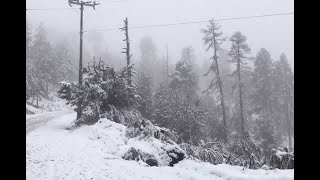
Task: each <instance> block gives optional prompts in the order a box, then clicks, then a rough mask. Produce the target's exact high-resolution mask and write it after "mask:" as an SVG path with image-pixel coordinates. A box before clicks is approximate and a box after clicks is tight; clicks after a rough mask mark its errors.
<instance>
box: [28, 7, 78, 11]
mask: <svg viewBox="0 0 320 180" xmlns="http://www.w3.org/2000/svg"><path fill="white" fill-rule="evenodd" d="M74 9H79V8H44V9H26V11H50V10H74Z"/></svg>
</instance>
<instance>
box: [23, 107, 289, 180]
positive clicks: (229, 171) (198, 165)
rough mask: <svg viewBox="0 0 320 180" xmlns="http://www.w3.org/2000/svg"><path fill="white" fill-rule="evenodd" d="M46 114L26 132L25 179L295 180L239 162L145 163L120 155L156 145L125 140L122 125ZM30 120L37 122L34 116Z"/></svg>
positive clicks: (278, 172) (282, 171) (137, 140)
mask: <svg viewBox="0 0 320 180" xmlns="http://www.w3.org/2000/svg"><path fill="white" fill-rule="evenodd" d="M38 116H39V118H40V116H41V115H38ZM41 117H43V116H41ZM44 117H46V118H44V119H43V118H42V123H44V122H45V121H48V122H47V123H45V124H43V125H42V126H41V127H39V128H37V129H34V130H33V131H32V132H29V133H28V134H27V139H26V177H27V178H26V179H27V180H47V179H50V180H51V179H52V180H62V179H68V180H74V179H76V180H90V179H94V180H109V179H110V180H216V179H217V180H221V179H222V180H226V179H228V180H245V179H248V180H252V179H257V180H258V179H262V180H269V179H272V180H291V179H292V180H293V172H294V171H293V170H269V171H267V170H262V169H260V170H250V169H244V170H243V168H242V167H240V166H230V165H226V164H220V165H212V164H209V163H203V162H196V161H192V160H183V161H181V162H179V163H178V164H176V165H175V166H174V167H168V166H164V167H148V166H147V165H146V164H145V163H143V162H141V161H139V162H136V161H127V160H123V159H122V158H121V156H122V154H123V152H125V150H127V149H128V148H129V147H130V146H135V145H136V146H139V145H140V146H148V148H150V149H152V146H154V145H155V144H147V143H148V142H147V141H145V142H142V141H140V140H139V139H136V140H135V139H128V138H127V137H126V136H125V131H126V127H125V126H123V125H121V124H117V123H115V122H112V121H109V120H107V119H103V121H102V123H96V124H95V125H92V126H82V127H80V128H77V129H74V130H67V128H68V127H69V126H70V124H71V122H72V121H73V120H74V119H75V118H76V113H67V114H63V115H62V114H59V113H57V114H55V113H51V114H50V115H49V114H48V115H45V116H44ZM31 119H32V118H31ZM33 119H34V120H37V118H36V116H35V117H34V118H33ZM40 119H41V118H40ZM29 120H30V119H29ZM34 124H37V123H34ZM38 125H39V123H38V124H37V125H31V126H33V127H37V126H38ZM33 127H32V128H33ZM32 128H31V129H32ZM141 148H142V147H141Z"/></svg>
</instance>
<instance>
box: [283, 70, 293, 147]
mask: <svg viewBox="0 0 320 180" xmlns="http://www.w3.org/2000/svg"><path fill="white" fill-rule="evenodd" d="M283 71H284V103H285V107H286V109H285V111H286V112H285V116H286V121H287V132H288V138H289V149H290V150H291V147H292V142H291V122H290V117H289V116H290V114H289V113H290V112H289V110H290V104H289V101H288V97H289V92H288V84H287V71H286V69H285V68H284V70H283Z"/></svg>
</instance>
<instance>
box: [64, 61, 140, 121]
mask: <svg viewBox="0 0 320 180" xmlns="http://www.w3.org/2000/svg"><path fill="white" fill-rule="evenodd" d="M128 68H132V66H129V67H128ZM127 72H128V71H127V67H124V68H122V69H120V70H118V71H116V70H114V69H113V68H112V67H110V66H106V65H104V63H103V61H99V62H96V61H94V60H93V61H92V62H91V63H89V64H88V66H87V67H86V68H83V85H82V87H81V88H79V86H78V84H76V83H68V82H61V85H62V86H61V88H60V90H59V91H58V93H59V97H60V98H62V99H66V100H67V104H70V105H72V106H76V107H77V106H78V104H79V103H81V107H82V110H83V112H82V116H81V118H79V119H77V120H76V123H75V125H81V124H94V123H96V122H97V121H98V119H99V118H100V115H102V114H103V113H105V112H107V111H109V110H110V109H111V107H110V106H113V107H115V108H117V109H119V110H121V109H124V108H131V107H134V106H136V102H137V98H138V95H137V94H136V89H135V87H129V86H128V85H127V76H128V74H127ZM74 110H75V111H77V108H75V109H74Z"/></svg>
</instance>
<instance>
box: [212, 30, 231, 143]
mask: <svg viewBox="0 0 320 180" xmlns="http://www.w3.org/2000/svg"><path fill="white" fill-rule="evenodd" d="M212 37H213V47H214V56H213V59H214V61H215V65H216V67H215V69H216V75H217V78H218V85H219V91H220V96H221V99H220V101H221V102H220V103H221V108H222V120H223V128H224V129H223V133H224V134H223V136H224V137H223V139H224V142H225V143H227V142H228V135H227V119H226V112H225V106H224V100H223V90H222V81H221V77H220V72H219V65H218V56H217V48H218V47H217V41H216V38H215V33H214V28H213V36H212Z"/></svg>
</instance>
